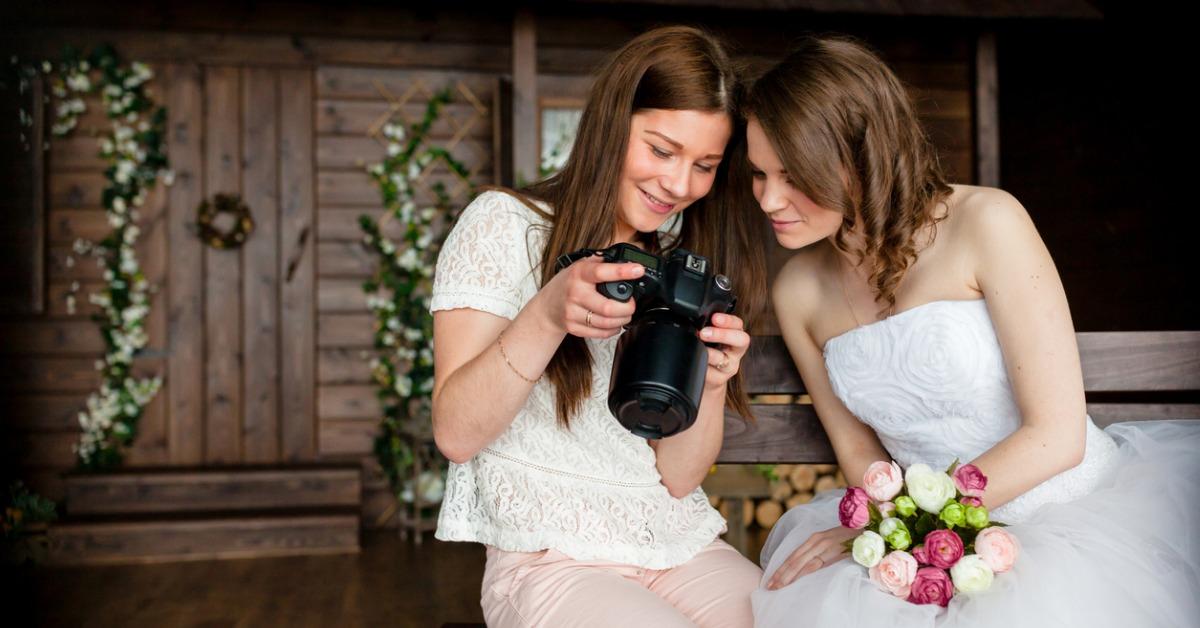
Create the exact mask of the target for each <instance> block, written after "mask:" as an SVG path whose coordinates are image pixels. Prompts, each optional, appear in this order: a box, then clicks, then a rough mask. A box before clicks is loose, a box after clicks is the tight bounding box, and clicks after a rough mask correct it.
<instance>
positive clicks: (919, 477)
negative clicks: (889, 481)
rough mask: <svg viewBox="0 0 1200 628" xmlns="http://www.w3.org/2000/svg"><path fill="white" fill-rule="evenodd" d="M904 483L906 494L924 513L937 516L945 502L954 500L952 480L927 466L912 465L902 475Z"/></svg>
mask: <svg viewBox="0 0 1200 628" xmlns="http://www.w3.org/2000/svg"><path fill="white" fill-rule="evenodd" d="M904 483H905V485H906V486H907V488H908V494H909V496H910V497H912V498H913V501H915V502H916V503H917V506H919V507H920V508H921V510H924V511H925V512H931V513H933V514H935V515H936V514H939V513H941V512H942V507H944V506H945V505H946V502H947V501H949V500H951V499H954V496H955V494H956V489H955V487H954V480H951V479H950V476H948V475H946V474H945V473H942V472H940V471H934V470H933V469H930V468H929V465H924V464H914V465H913V466H911V467H909V468H908V472H906V473H905V474H904Z"/></svg>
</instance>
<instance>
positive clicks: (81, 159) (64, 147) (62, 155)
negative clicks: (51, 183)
mask: <svg viewBox="0 0 1200 628" xmlns="http://www.w3.org/2000/svg"><path fill="white" fill-rule="evenodd" d="M84 102H85V103H86V104H87V107H88V109H89V110H92V109H97V110H99V111H104V104H103V103H101V102H100V99H99V98H98V97H90V98H86V99H84ZM80 122H83V120H82V119H80ZM105 126H106V127H107V126H108V125H105ZM81 127H82V124H80V125H78V126H76V127H75V130H74V131H72V133H71V134H70V135H68V136H66V137H55V138H53V139H51V140H50V153H49V154H48V155H47V157H48V160H47V161H48V162H49V163H48V165H49V166H50V168H49V170H50V173H51V174H57V173H63V172H70V171H73V170H85V171H89V172H104V169H105V168H107V167H108V164H107V162H105V160H104V158H103V157H101V156H100V141H99V139H98V138H96V137H95V136H94V135H93V134H92V133H89V132H88V131H87V130H86V129H83V128H81ZM105 130H107V128H106V129H105Z"/></svg>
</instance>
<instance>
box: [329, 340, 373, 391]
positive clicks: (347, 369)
mask: <svg viewBox="0 0 1200 628" xmlns="http://www.w3.org/2000/svg"><path fill="white" fill-rule="evenodd" d="M363 352H364V350H363V349H338V348H333V349H321V350H320V351H319V352H318V353H317V383H318V384H370V383H371V382H372V378H371V366H370V363H369V362H368V359H369V358H367V357H364V356H363V355H362V354H363Z"/></svg>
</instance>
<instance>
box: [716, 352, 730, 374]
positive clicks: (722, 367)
mask: <svg viewBox="0 0 1200 628" xmlns="http://www.w3.org/2000/svg"><path fill="white" fill-rule="evenodd" d="M721 355H723V356H725V359H724V360H722V361H721V363H720V364H717V365H715V367H714V368H716V369H717V370H718V371H721V372H722V373H724V372H725V369H727V368H729V354H728V353H725V352H724V351H722V352H721Z"/></svg>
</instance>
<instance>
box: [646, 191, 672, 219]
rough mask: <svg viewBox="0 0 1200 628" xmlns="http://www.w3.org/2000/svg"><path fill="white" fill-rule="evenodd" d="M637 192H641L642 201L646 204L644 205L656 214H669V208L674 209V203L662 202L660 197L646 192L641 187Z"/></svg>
mask: <svg viewBox="0 0 1200 628" xmlns="http://www.w3.org/2000/svg"><path fill="white" fill-rule="evenodd" d="M638 192H640V193H641V195H642V202H644V203H645V204H646V207H648V208H650V211H652V212H654V213H656V214H669V213H671V210H673V209H675V203H664V202H662V200H661V199H658V198H655V197H653V196H651V195H650V194H647V193H646V191H645V190H643V189H642V188H638Z"/></svg>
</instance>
